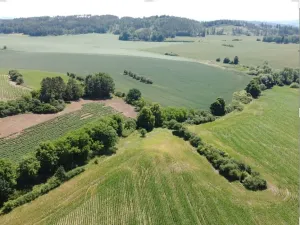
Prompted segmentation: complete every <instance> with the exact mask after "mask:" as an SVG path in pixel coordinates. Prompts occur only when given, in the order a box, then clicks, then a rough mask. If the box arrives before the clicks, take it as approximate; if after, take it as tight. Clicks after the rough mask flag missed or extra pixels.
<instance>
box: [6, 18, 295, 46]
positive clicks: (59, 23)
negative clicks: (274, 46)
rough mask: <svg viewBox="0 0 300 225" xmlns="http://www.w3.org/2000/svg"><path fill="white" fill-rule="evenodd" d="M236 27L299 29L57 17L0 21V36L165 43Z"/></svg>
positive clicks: (257, 31)
mask: <svg viewBox="0 0 300 225" xmlns="http://www.w3.org/2000/svg"><path fill="white" fill-rule="evenodd" d="M228 25H233V26H235V27H236V28H233V29H232V34H233V35H248V36H249V35H256V36H273V35H279V36H288V35H297V34H298V28H296V27H292V26H285V25H270V24H266V23H257V24H255V23H251V22H247V21H236V20H216V21H210V22H198V21H195V20H191V19H187V18H180V17H174V16H166V15H164V16H151V17H144V18H133V17H122V18H118V17H117V16H113V15H102V16H92V15H73V16H56V17H48V16H45V17H31V18H18V19H12V20H9V19H2V20H0V33H4V34H11V33H23V34H26V35H29V36H48V35H55V36H56V35H66V34H87V33H108V32H110V33H114V34H116V35H120V36H119V39H120V40H142V41H158V42H159V41H164V40H165V39H166V38H174V37H175V36H202V37H205V36H206V35H224V34H225V31H224V29H223V28H218V26H228Z"/></svg>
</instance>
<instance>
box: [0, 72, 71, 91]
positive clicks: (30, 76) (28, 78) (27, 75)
mask: <svg viewBox="0 0 300 225" xmlns="http://www.w3.org/2000/svg"><path fill="white" fill-rule="evenodd" d="M8 71H9V69H0V72H1V73H3V74H8ZM18 71H19V72H20V73H21V74H22V75H23V77H24V84H23V86H25V87H28V88H31V89H39V88H40V87H41V81H42V80H43V79H44V78H46V77H57V76H60V77H62V78H63V80H64V81H65V82H67V81H68V77H67V75H66V73H64V74H63V73H54V72H47V71H39V70H22V69H21V70H18Z"/></svg>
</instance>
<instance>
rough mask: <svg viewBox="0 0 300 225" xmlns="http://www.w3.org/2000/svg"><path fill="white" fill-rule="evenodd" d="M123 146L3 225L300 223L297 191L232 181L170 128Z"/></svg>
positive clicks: (6, 218)
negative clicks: (255, 187) (252, 187)
mask: <svg viewBox="0 0 300 225" xmlns="http://www.w3.org/2000/svg"><path fill="white" fill-rule="evenodd" d="M118 148H119V150H118V152H117V154H116V155H114V156H110V157H103V158H100V159H98V164H97V165H96V164H94V163H93V162H91V163H90V164H89V165H88V167H87V170H86V171H85V172H84V173H83V174H81V175H79V176H78V177H75V178H74V179H72V180H71V181H68V182H66V183H65V184H63V185H62V186H60V187H59V188H57V189H55V190H53V191H51V192H50V193H48V194H46V195H44V196H41V197H39V198H38V199H36V200H35V201H33V202H31V203H29V204H26V206H21V207H18V208H16V209H15V210H13V211H12V212H11V213H9V214H7V215H3V216H1V217H0V223H1V224H3V225H6V224H14V225H18V224H28V223H29V224H55V225H65V224H78V225H90V224H157V225H161V224H170V225H171V224H187V225H190V224H239V225H244V224H249V225H250V224H251V225H252V224H264V225H268V224H296V223H297V220H298V216H297V209H296V208H297V195H296V193H295V192H294V191H295V190H294V189H293V190H292V189H289V191H290V193H287V191H286V190H285V189H283V190H282V189H281V188H280V189H275V187H274V188H273V189H272V188H269V189H268V190H266V191H262V192H252V191H248V190H246V189H245V188H244V187H243V186H242V185H241V184H240V183H239V182H233V183H230V182H228V181H227V180H226V179H225V178H223V177H222V176H220V175H219V174H218V173H216V172H215V170H214V169H213V168H212V167H211V165H210V164H209V163H208V162H207V160H206V159H205V158H204V157H202V156H200V155H199V154H197V153H196V152H195V151H194V150H193V149H192V148H191V146H190V145H189V144H188V143H187V142H185V141H184V140H182V139H179V138H177V137H175V136H173V135H172V134H171V132H170V131H168V130H163V129H156V130H154V131H153V132H152V133H149V134H148V135H147V137H146V138H144V139H142V138H140V137H139V134H134V135H131V136H130V137H129V138H126V139H122V140H121V141H120V143H119V145H118ZM286 165H287V164H286ZM262 169H263V168H262ZM266 171H268V169H267V170H266ZM292 176H295V178H296V177H297V173H294V174H293V175H292ZM283 180H284V179H283ZM284 186H286V184H284ZM294 188H296V186H294Z"/></svg>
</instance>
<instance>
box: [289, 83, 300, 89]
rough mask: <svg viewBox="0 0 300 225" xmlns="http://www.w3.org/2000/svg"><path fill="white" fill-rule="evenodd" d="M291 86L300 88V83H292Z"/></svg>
mask: <svg viewBox="0 0 300 225" xmlns="http://www.w3.org/2000/svg"><path fill="white" fill-rule="evenodd" d="M290 88H299V84H298V83H292V84H291V85H290Z"/></svg>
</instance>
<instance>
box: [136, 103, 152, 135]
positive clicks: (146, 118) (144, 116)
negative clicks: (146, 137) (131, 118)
mask: <svg viewBox="0 0 300 225" xmlns="http://www.w3.org/2000/svg"><path fill="white" fill-rule="evenodd" d="M154 125H155V117H154V116H153V113H152V111H151V110H150V109H149V108H148V107H144V108H142V110H141V111H140V112H139V115H138V118H137V126H138V127H139V128H144V129H146V130H147V131H151V130H153V128H154Z"/></svg>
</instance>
